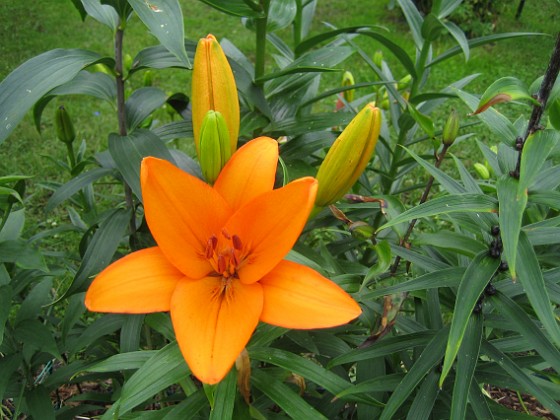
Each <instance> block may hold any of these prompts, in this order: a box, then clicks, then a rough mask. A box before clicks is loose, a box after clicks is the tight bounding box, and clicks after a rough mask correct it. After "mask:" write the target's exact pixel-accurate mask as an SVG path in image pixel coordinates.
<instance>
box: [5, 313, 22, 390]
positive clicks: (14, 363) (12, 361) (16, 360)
mask: <svg viewBox="0 0 560 420" xmlns="http://www.w3.org/2000/svg"><path fill="white" fill-rule="evenodd" d="M6 306H8V305H6ZM8 308H9V306H8ZM22 364H23V360H22V355H21V353H16V354H7V355H4V356H3V357H2V358H0V372H2V375H0V397H1V398H2V399H4V398H5V392H6V388H7V387H8V384H9V383H11V382H10V379H11V377H12V374H13V373H14V372H15V371H17V370H18V369H19V368H20V367H21V365H22Z"/></svg>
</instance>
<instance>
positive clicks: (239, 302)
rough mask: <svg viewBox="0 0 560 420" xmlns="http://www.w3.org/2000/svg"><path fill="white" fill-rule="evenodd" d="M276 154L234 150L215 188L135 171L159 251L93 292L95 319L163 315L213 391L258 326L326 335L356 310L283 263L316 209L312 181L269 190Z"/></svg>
mask: <svg viewBox="0 0 560 420" xmlns="http://www.w3.org/2000/svg"><path fill="white" fill-rule="evenodd" d="M277 161H278V145H277V143H276V142H275V141H274V140H272V139H270V138H267V137H261V138H258V139H256V140H253V141H251V142H249V143H247V144H246V145H245V146H243V147H242V148H240V149H239V150H238V151H237V152H236V153H235V154H234V155H233V156H232V158H231V159H230V160H229V161H228V163H227V164H226V166H225V167H224V169H223V170H222V172H221V173H220V176H219V177H218V179H217V180H216V183H215V184H214V187H211V186H209V185H208V184H205V183H204V182H202V181H200V180H199V179H197V178H195V177H193V176H191V175H189V174H187V173H185V172H183V171H181V170H180V169H178V168H176V167H175V166H173V165H172V164H171V163H169V162H166V161H163V160H159V159H155V158H146V159H144V161H143V162H142V169H141V181H142V196H143V198H144V210H145V214H146V219H147V221H148V225H149V226H150V230H151V232H152V235H153V236H154V238H155V240H156V242H157V246H156V247H153V248H148V249H144V250H141V251H136V252H133V253H132V254H130V255H128V256H126V257H124V258H122V259H121V260H119V261H117V262H115V263H113V264H111V265H110V266H109V267H107V268H106V269H105V270H104V271H103V272H102V273H101V274H99V275H98V276H97V277H96V279H95V280H94V281H93V283H92V284H91V286H90V288H89V290H88V292H87V294H86V302H85V303H86V306H87V307H88V309H90V310H92V311H100V312H123V313H131V314H136V313H146V312H158V311H170V312H171V320H172V322H173V328H174V329H175V335H176V337H177V341H178V343H179V347H180V349H181V352H182V353H183V356H184V357H185V359H186V361H187V363H188V365H189V367H190V369H191V371H192V372H193V374H194V375H195V376H197V377H198V378H199V379H200V380H201V381H203V382H205V383H209V384H214V383H217V382H219V381H220V380H221V379H222V378H223V377H224V376H225V375H226V374H227V373H228V371H229V370H230V368H231V366H232V365H233V363H234V362H235V359H236V358H237V356H238V355H239V353H240V352H241V351H242V350H243V349H244V348H245V346H246V344H247V342H248V341H249V339H250V338H251V335H252V333H253V331H254V330H255V328H256V326H257V324H258V322H259V321H263V322H267V323H269V324H273V325H278V326H281V327H285V328H324V327H332V326H336V325H341V324H345V323H347V322H349V321H350V320H352V319H354V318H356V317H357V316H358V315H359V314H360V313H361V310H360V307H359V306H358V304H357V303H356V302H355V301H354V300H352V298H351V297H350V296H349V295H348V294H346V292H344V291H343V290H342V289H341V288H340V287H339V286H337V285H336V284H335V283H333V282H331V281H330V280H328V279H326V278H325V277H323V276H321V275H320V274H319V273H317V272H316V271H314V270H312V269H310V268H308V267H305V266H303V265H300V264H297V263H294V262H290V261H287V260H284V259H283V258H284V256H285V255H286V254H287V253H288V252H289V250H290V249H291V248H292V246H293V245H294V243H295V242H296V240H297V238H298V236H299V234H300V232H301V230H302V229H303V226H304V225H305V223H306V221H307V218H308V216H309V213H310V211H311V209H312V208H313V204H314V202H315V195H316V192H317V181H316V180H315V179H313V178H309V177H308V178H301V179H299V180H296V181H294V182H291V183H290V184H288V185H286V186H285V187H283V188H279V189H277V190H273V189H272V188H273V184H274V177H275V173H276V165H277Z"/></svg>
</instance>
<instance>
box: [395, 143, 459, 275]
mask: <svg viewBox="0 0 560 420" xmlns="http://www.w3.org/2000/svg"><path fill="white" fill-rule="evenodd" d="M450 146H451V143H450V144H446V143H444V144H443V147H442V149H441V152H440V153H439V154H436V162H435V164H434V165H435V167H436V168H439V167H440V166H441V162H443V159H444V158H445V155H446V154H447V151H448V150H449V147H450ZM433 184H434V177H433V176H430V178H429V179H428V182H427V184H426V188H424V192H423V193H422V197H420V202H419V203H418V204H422V203H425V202H426V201H427V200H428V195H429V194H430V190H431V189H432V185H433ZM417 221H418V219H412V220H411V221H410V223H409V224H408V229H407V230H406V233H405V235H404V236H403V238H402V239H401V240H400V243H399V245H400V246H407V245H408V239H409V238H410V235H411V234H412V231H413V230H414V226H415V225H416V222H417ZM400 262H401V257H399V256H398V255H397V257H396V258H395V261H394V262H393V265H392V266H391V271H390V273H391V275H394V274H395V273H396V272H397V269H398V268H399V264H400ZM407 268H408V267H407Z"/></svg>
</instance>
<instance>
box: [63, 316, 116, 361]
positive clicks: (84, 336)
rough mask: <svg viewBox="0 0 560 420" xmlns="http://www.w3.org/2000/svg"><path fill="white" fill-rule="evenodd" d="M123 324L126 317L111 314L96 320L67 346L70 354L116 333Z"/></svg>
mask: <svg viewBox="0 0 560 420" xmlns="http://www.w3.org/2000/svg"><path fill="white" fill-rule="evenodd" d="M123 322H124V315H115V314H109V315H103V316H102V317H101V318H98V319H96V320H95V321H94V322H92V323H91V324H90V325H89V326H88V327H87V328H86V329H85V330H83V331H82V333H81V334H80V336H79V337H75V339H74V341H73V342H71V343H69V344H68V345H67V347H68V350H69V352H70V354H73V353H76V352H77V351H80V350H82V349H84V348H87V347H89V346H90V345H91V344H93V343H94V342H95V340H97V339H99V338H100V337H103V336H104V335H108V334H112V333H114V332H115V331H116V330H118V329H119V328H121V327H122V324H123ZM67 341H70V340H67Z"/></svg>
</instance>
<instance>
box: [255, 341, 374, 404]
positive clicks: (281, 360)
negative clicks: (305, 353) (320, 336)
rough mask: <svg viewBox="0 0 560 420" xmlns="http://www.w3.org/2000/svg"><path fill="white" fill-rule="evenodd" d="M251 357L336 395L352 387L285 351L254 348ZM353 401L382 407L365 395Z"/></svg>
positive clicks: (320, 367) (310, 362)
mask: <svg viewBox="0 0 560 420" xmlns="http://www.w3.org/2000/svg"><path fill="white" fill-rule="evenodd" d="M249 356H250V357H251V360H259V361H261V362H265V363H270V364H273V365H276V366H279V367H281V368H283V369H286V370H288V371H290V372H293V373H296V374H298V375H300V376H303V377H304V378H305V379H307V380H310V381H312V382H314V383H316V384H317V385H320V386H322V387H323V388H325V389H326V390H327V391H328V392H330V393H331V394H334V395H336V394H338V393H340V392H342V391H344V390H346V389H347V388H349V387H350V386H351V384H350V382H348V381H346V380H344V379H342V378H341V377H340V376H338V375H336V374H335V373H333V372H331V371H329V370H327V369H325V368H324V367H323V366H320V365H318V364H317V363H315V362H313V361H312V360H310V359H306V358H304V357H301V356H298V355H296V354H293V353H291V352H288V351H285V350H280V349H275V348H270V347H260V348H256V347H253V348H251V349H249ZM353 399H354V400H355V401H359V402H364V403H366V404H371V405H377V406H380V405H382V404H381V403H380V402H379V401H376V400H375V399H374V398H371V397H368V396H365V395H364V396H360V397H358V396H354V398H353Z"/></svg>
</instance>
